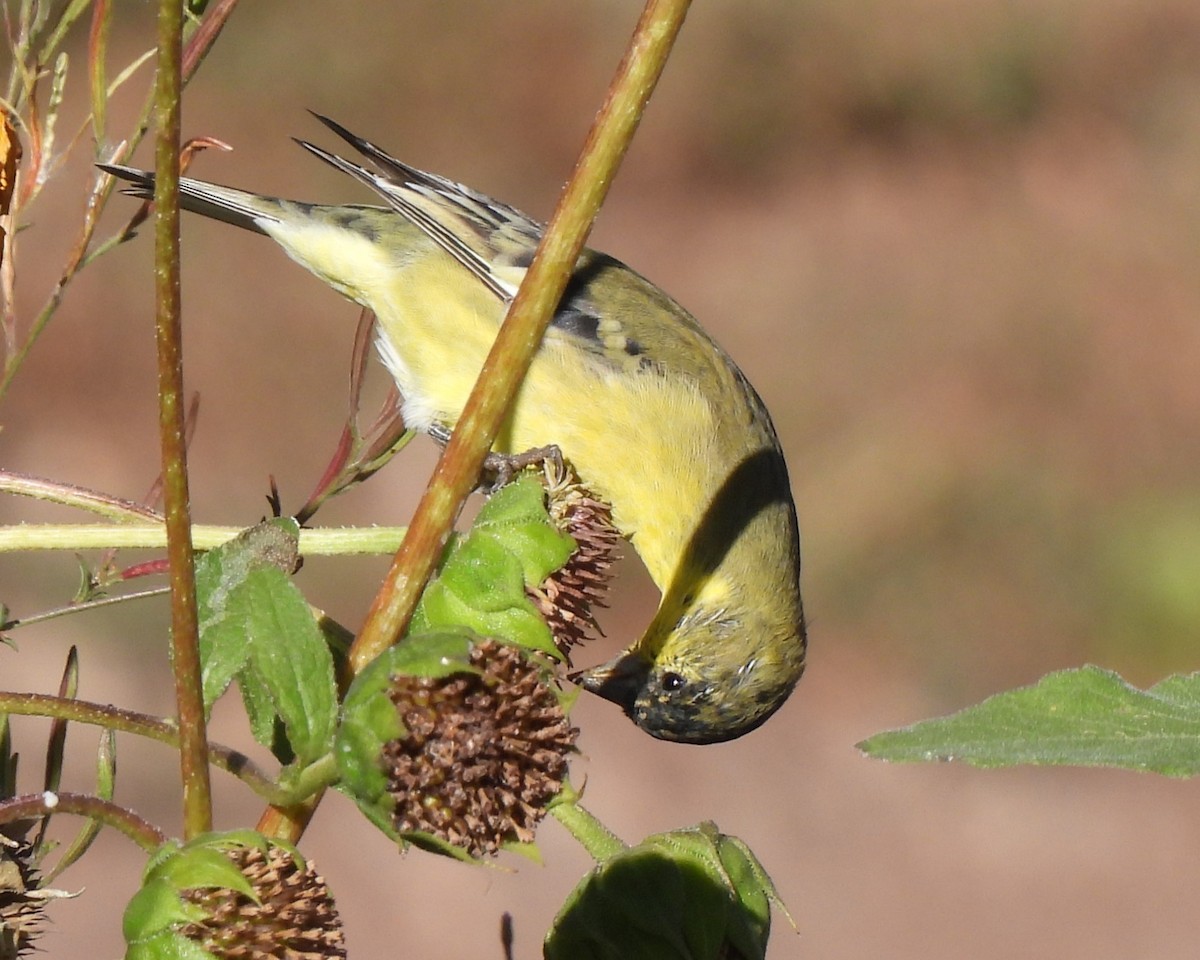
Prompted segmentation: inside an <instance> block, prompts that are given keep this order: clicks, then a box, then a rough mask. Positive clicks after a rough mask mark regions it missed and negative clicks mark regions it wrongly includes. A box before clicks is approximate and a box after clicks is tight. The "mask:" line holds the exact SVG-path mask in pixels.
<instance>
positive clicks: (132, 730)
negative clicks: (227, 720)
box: [0, 692, 324, 803]
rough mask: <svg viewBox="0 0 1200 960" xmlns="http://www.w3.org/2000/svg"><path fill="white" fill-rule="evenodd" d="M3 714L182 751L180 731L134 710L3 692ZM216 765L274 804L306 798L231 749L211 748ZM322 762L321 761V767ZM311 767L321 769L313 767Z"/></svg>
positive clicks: (315, 777)
mask: <svg viewBox="0 0 1200 960" xmlns="http://www.w3.org/2000/svg"><path fill="white" fill-rule="evenodd" d="M0 714H12V715H14V716H27V717H52V718H54V719H55V720H63V721H66V722H70V723H84V724H89V725H91V726H95V727H103V728H104V729H105V730H112V731H115V732H118V733H129V734H133V735H135V736H139V737H145V738H146V739H147V740H155V741H157V742H159V743H163V744H166V745H167V746H169V747H174V748H176V749H178V747H179V730H178V729H177V728H176V727H175V725H174V724H173V723H171V722H169V721H167V720H163V719H162V718H161V717H153V716H150V715H149V714H146V713H137V712H136V711H133V710H123V709H121V708H120V707H114V706H111V705H109V704H103V703H89V702H88V701H86V700H75V699H73V698H70V697H55V696H50V695H49V694H44V693H4V692H0ZM209 752H210V758H211V760H212V763H213V765H214V766H216V767H217V768H219V769H221V770H224V771H225V772H226V773H229V774H232V775H233V776H235V777H237V778H238V779H239V780H241V781H242V782H243V783H245V784H246V786H248V787H249V788H250V789H251V790H253V791H254V792H255V793H256V794H258V795H259V796H260V797H262V798H263V799H264V800H267V801H270V802H272V803H294V802H295V796H294V795H295V794H297V793H299V795H300V796H304V795H305V794H304V793H302V792H300V790H298V789H293V790H284V789H282V788H280V786H279V784H277V783H276V782H275V781H274V780H273V779H271V778H270V777H269V776H267V774H265V773H263V772H262V771H261V770H260V769H259V768H258V767H257V766H256V765H255V764H254V762H253V761H252V760H250V759H249V758H248V757H247V756H246V755H245V754H242V753H239V752H238V751H237V750H233V749H230V748H229V747H224V746H221V745H220V744H217V743H214V744H209ZM319 762H320V761H318V763H319ZM311 766H317V764H312V765H311ZM309 769H311V767H310V768H306V770H305V773H304V774H302V775H301V777H300V778H299V781H300V782H301V783H309V782H311V783H312V784H314V786H313V787H312V788H311V789H314V790H315V789H316V785H317V784H318V781H319V779H320V777H321V776H324V774H323V773H322V772H321V770H320V768H318V770H316V771H314V772H313V773H311V774H310V773H308V770H309Z"/></svg>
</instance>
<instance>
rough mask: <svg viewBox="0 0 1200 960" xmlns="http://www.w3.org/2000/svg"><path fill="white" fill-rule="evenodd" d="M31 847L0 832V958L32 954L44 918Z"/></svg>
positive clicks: (12, 959) (43, 906)
mask: <svg viewBox="0 0 1200 960" xmlns="http://www.w3.org/2000/svg"><path fill="white" fill-rule="evenodd" d="M32 860H33V847H32V845H31V844H29V843H27V842H26V841H25V840H24V839H23V838H22V839H18V840H14V839H12V838H11V837H9V836H8V835H7V834H5V833H2V832H0V960H16V958H17V957H25V956H32V954H33V951H34V950H35V949H36V948H35V947H34V945H33V943H34V941H35V940H36V939H37V938H38V937H40V936H41V935H42V927H43V925H44V923H45V920H46V914H45V903H46V899H45V897H41V896H38V872H37V870H36V869H35V868H34V867H33V864H32Z"/></svg>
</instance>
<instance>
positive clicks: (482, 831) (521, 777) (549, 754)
mask: <svg viewBox="0 0 1200 960" xmlns="http://www.w3.org/2000/svg"><path fill="white" fill-rule="evenodd" d="M470 663H471V665H472V666H473V667H475V668H476V669H478V670H479V671H481V673H479V674H477V673H459V674H453V675H451V676H448V677H441V678H432V677H406V676H397V677H393V678H392V686H391V689H390V695H391V698H392V702H393V703H394V704H395V705H396V709H397V710H398V711H399V712H400V718H401V720H402V721H403V723H404V727H405V730H407V732H408V733H407V736H405V737H403V738H402V739H399V740H392V741H390V742H388V743H387V744H386V746H385V747H384V758H385V764H386V768H387V771H388V792H389V793H390V794H391V796H392V799H393V801H394V804H395V806H394V813H393V823H394V825H395V827H396V829H397V830H399V831H400V832H402V833H407V832H421V833H428V834H431V835H433V836H435V837H438V838H440V839H442V840H444V841H446V842H447V843H450V844H453V845H454V846H456V847H460V848H462V849H464V850H465V851H466V852H467V853H469V854H470V855H471V856H474V857H480V856H483V855H485V854H493V853H495V852H496V851H497V850H498V849H499V847H500V845H501V844H502V843H504V842H506V841H513V840H516V841H519V842H522V843H528V842H531V841H532V840H533V833H534V828H535V827H536V826H537V823H538V821H539V820H541V818H542V816H543V815H544V813H545V810H546V804H547V803H548V802H549V801H550V800H551V799H552V798H553V797H554V796H555V795H556V794H557V793H558V791H559V790H560V789H561V787H562V781H563V777H564V776H565V775H566V769H567V755H568V754H569V753H570V752H571V750H572V748H573V746H574V743H575V737H576V735H577V734H578V732H579V731H578V730H576V729H575V728H574V727H572V726H571V725H570V723H569V722H568V721H567V718H566V715H565V714H564V713H563V709H562V706H561V704H560V703H559V700H558V697H557V696H556V695H555V693H554V691H553V690H552V689H550V687H548V686H547V685H546V683H545V682H544V681H543V680H542V677H541V672H540V670H539V669H538V667H537V666H535V665H534V664H532V663H530V662H529V661H527V660H526V659H525V657H523V656H522V655H521V653H520V651H518V650H517V649H516V648H515V647H511V646H507V645H505V644H501V643H497V642H496V641H493V640H483V641H480V642H478V643H476V644H475V645H474V646H473V647H472V649H471V652H470Z"/></svg>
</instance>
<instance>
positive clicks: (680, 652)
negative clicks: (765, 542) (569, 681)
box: [573, 608, 805, 743]
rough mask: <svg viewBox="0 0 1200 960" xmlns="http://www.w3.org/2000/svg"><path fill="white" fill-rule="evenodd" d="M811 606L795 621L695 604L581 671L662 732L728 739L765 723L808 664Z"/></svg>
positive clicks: (643, 724) (693, 739)
mask: <svg viewBox="0 0 1200 960" xmlns="http://www.w3.org/2000/svg"><path fill="white" fill-rule="evenodd" d="M804 652H805V630H804V617H803V614H802V613H800V612H799V611H798V610H797V617H796V619H795V620H793V621H791V622H790V623H788V622H784V623H780V622H779V621H778V620H776V619H775V618H771V617H767V616H763V615H762V613H761V612H760V611H757V610H743V611H740V612H733V611H730V610H729V609H727V608H726V609H719V610H711V609H709V610H705V609H703V608H693V609H691V610H689V611H688V613H687V614H685V615H684V616H683V617H681V618H679V619H678V620H676V621H675V622H674V623H673V624H671V625H669V626H664V625H663V618H662V617H661V616H660V617H659V618H656V620H655V623H654V624H652V625H651V627H650V629H649V630H648V631H647V633H646V636H645V637H643V638H642V640H641V641H640V642H639V643H638V644H636V645H635V646H634V647H633V648H632V649H631V650H629V651H627V652H625V653H623V654H621V655H620V656H619V657H617V658H616V659H614V660H611V661H609V662H608V663H605V664H602V665H601V666H598V667H593V668H592V669H591V670H584V671H581V672H580V673H578V674H575V675H574V677H573V679H574V680H575V682H576V683H578V684H579V685H580V686H582V687H583V688H584V689H585V690H588V691H589V692H591V693H594V694H597V695H598V696H601V697H604V698H605V699H606V700H611V701H612V702H613V703H615V704H617V705H618V706H620V707H621V709H623V710H624V711H625V713H626V714H627V715H628V716H629V718H630V719H631V720H632V721H633V722H634V723H635V724H637V725H638V726H639V727H640V728H641V729H642V730H644V731H645V732H646V733H648V734H650V735H651V736H654V737H658V738H659V739H660V740H674V741H677V742H680V743H720V742H721V741H724V740H734V739H736V738H737V737H740V736H742V735H743V734H747V733H749V732H750V731H751V730H754V729H755V728H756V727H758V726H760V725H761V724H762V723H763V722H764V721H766V719H767V718H768V717H770V716H771V714H773V713H774V712H775V711H776V710H778V709H779V707H780V706H781V705H782V704H783V702H784V701H785V700H786V699H787V698H788V695H789V694H790V693H791V692H792V688H793V687H794V686H795V685H796V681H798V680H799V679H800V675H801V674H802V673H803V672H804Z"/></svg>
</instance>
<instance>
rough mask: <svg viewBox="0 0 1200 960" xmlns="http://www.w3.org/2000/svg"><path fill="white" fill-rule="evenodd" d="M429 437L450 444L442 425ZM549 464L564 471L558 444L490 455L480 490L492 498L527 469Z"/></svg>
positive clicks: (445, 429) (431, 429)
mask: <svg viewBox="0 0 1200 960" xmlns="http://www.w3.org/2000/svg"><path fill="white" fill-rule="evenodd" d="M429 435H430V436H431V437H432V438H433V439H434V440H436V441H437V442H438V443H439V444H441V445H442V446H443V447H444V446H445V445H446V444H447V443H449V442H450V428H449V427H445V426H443V425H442V424H440V423H439V424H434V425H433V426H432V427H430V428H429ZM547 463H549V464H550V465H552V466H553V467H555V468H556V469H557V471H558V472H559V473H561V472H562V470H563V469H564V467H563V455H562V450H560V449H559V448H558V444H556V443H551V444H547V445H546V446H544V447H534V448H533V449H532V450H525V451H524V452H522V453H489V454H488V455H487V457H485V458H484V461H483V470H482V471H481V472H480V477H479V487H478V489H479V490H481V491H482V492H483V493H485V494H487V495H489V496H490V495H491V494H493V493H495V492H496V491H497V490H499V489H500V488H501V487H503V486H504V485H505V484H507V483H509V482H510V481H511V480H512V478H513V477H515V476H516V475H517V474H518V473H520V472H521V471H522V470H524V469H525V468H526V467H532V466H535V465H537V464H547Z"/></svg>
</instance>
